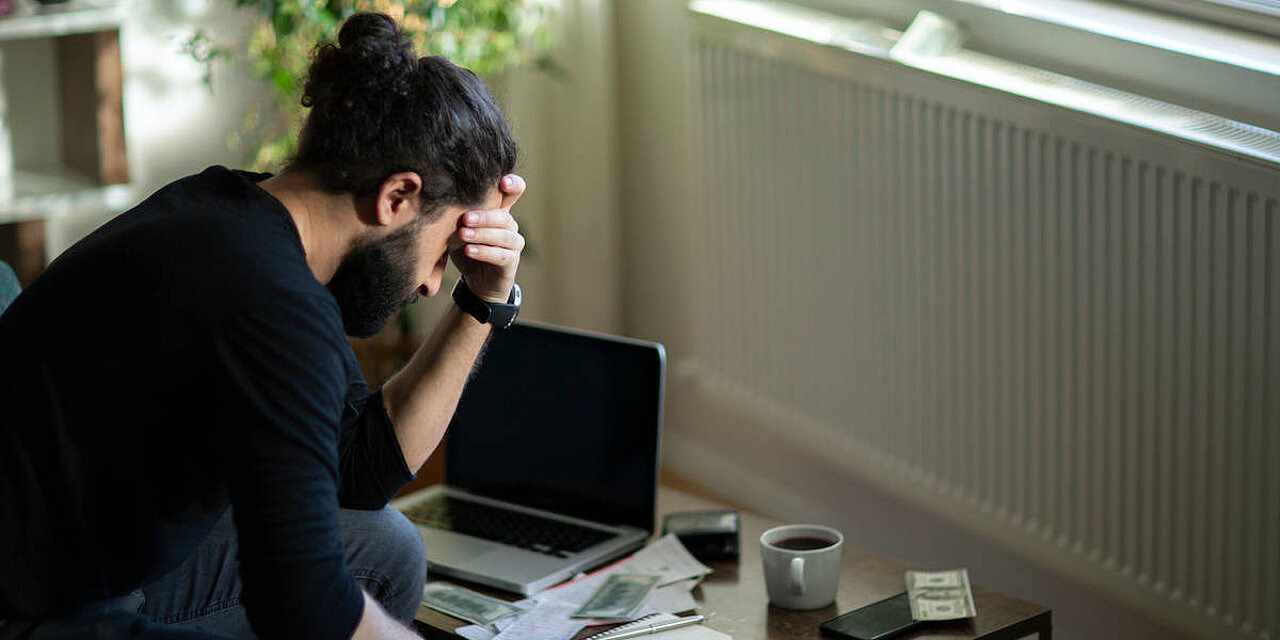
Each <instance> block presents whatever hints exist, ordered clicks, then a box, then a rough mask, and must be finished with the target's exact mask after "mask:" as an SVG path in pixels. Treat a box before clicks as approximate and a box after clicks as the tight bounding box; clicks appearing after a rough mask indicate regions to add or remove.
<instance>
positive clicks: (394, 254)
mask: <svg viewBox="0 0 1280 640" xmlns="http://www.w3.org/2000/svg"><path fill="white" fill-rule="evenodd" d="M421 227H422V224H421V223H420V221H419V220H414V221H413V222H410V223H409V224H407V225H405V226H404V227H403V228H401V229H397V230H395V231H393V232H391V233H390V234H388V235H387V237H385V238H383V239H381V240H376V239H373V238H369V237H364V238H357V239H356V240H355V241H354V242H352V244H351V248H350V249H348V250H347V253H346V255H344V256H342V261H341V262H340V263H339V264H338V270H337V271H336V272H335V273H334V274H333V278H332V279H330V280H329V284H328V287H329V292H330V293H332V294H333V297H334V298H336V299H337V301H338V308H339V309H341V310H342V324H343V327H344V328H345V329H346V332H347V335H349V336H353V337H356V338H370V337H373V336H375V335H377V334H378V333H379V332H381V331H382V329H383V328H384V327H386V326H387V321H388V320H390V319H391V316H392V315H394V314H395V313H396V312H397V311H400V310H401V309H403V308H404V307H405V306H407V305H409V304H411V303H413V302H414V301H415V300H417V298H418V294H417V287H416V286H414V283H413V276H414V273H415V272H417V266H418V256H417V253H416V246H417V237H418V231H419V230H420V229H421Z"/></svg>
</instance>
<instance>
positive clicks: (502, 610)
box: [422, 582, 525, 625]
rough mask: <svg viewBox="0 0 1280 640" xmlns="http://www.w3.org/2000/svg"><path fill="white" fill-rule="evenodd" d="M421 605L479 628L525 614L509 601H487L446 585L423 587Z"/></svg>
mask: <svg viewBox="0 0 1280 640" xmlns="http://www.w3.org/2000/svg"><path fill="white" fill-rule="evenodd" d="M422 604H425V605H427V606H428V607H431V608H432V609H435V610H436V611H439V612H441V613H446V614H448V615H451V616H453V617H455V618H462V619H463V620H466V621H468V622H474V623H476V624H479V625H490V624H493V623H494V622H496V621H498V620H501V619H503V618H506V617H508V616H514V615H516V614H518V613H524V611H525V610H524V609H523V608H521V607H517V606H515V605H514V604H511V603H510V602H503V601H502V600H499V599H497V598H490V597H489V596H486V595H481V594H479V593H476V592H474V591H472V590H470V589H464V588H462V587H459V586H456V585H452V584H448V583H446V582H431V583H428V584H427V586H425V587H423V588H422Z"/></svg>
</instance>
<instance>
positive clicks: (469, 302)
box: [453, 278, 520, 329]
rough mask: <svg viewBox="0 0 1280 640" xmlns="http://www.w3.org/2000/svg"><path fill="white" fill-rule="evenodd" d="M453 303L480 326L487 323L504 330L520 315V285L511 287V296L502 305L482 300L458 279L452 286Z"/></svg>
mask: <svg viewBox="0 0 1280 640" xmlns="http://www.w3.org/2000/svg"><path fill="white" fill-rule="evenodd" d="M453 301H454V302H456V303H458V307H460V308H461V309H462V310H463V311H466V312H467V313H469V314H471V317H472V318H475V319H476V320H477V321H479V322H480V324H484V323H486V322H487V323H489V324H492V325H493V326H495V327H497V328H499V329H506V328H507V327H510V326H511V323H513V322H515V321H516V316H517V315H519V314H520V285H518V284H516V285H512V286H511V295H510V296H509V297H508V298H507V302H506V304H503V303H501V302H489V301H488V300H482V299H481V298H480V296H477V295H476V294H475V293H474V292H472V291H471V287H468V286H467V281H466V280H464V279H462V278H458V284H455V285H453Z"/></svg>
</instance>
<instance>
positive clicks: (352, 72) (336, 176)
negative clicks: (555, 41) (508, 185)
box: [289, 13, 517, 218]
mask: <svg viewBox="0 0 1280 640" xmlns="http://www.w3.org/2000/svg"><path fill="white" fill-rule="evenodd" d="M302 105H303V106H305V107H310V108H311V112H310V113H309V114H308V115H307V119H306V121H305V122H304V123H303V125H302V133H301V134H300V136H299V139H298V153H297V155H296V156H295V157H294V159H293V161H292V162H290V163H289V168H290V169H301V170H310V171H315V172H316V173H317V174H318V175H319V176H320V179H321V181H322V182H323V184H324V185H325V187H326V188H327V189H330V190H331V191H334V192H345V193H353V194H355V195H357V196H362V195H367V194H370V193H373V192H375V191H376V190H377V189H378V188H379V187H380V186H381V185H382V183H383V181H385V180H386V179H387V177H388V176H390V175H392V174H394V173H398V172H401V171H413V172H416V173H417V174H418V175H420V176H422V182H423V188H422V203H423V214H424V215H425V216H426V217H427V218H432V217H434V216H435V215H436V214H438V212H439V211H440V210H441V208H442V207H443V206H445V205H450V204H458V205H462V206H473V205H476V204H479V203H480V202H481V201H483V199H484V197H485V196H486V195H487V194H488V193H489V191H490V190H491V189H493V188H494V186H496V185H497V183H498V180H499V179H500V178H501V177H502V176H503V175H505V174H507V173H510V172H511V171H512V169H513V168H514V167H515V163H516V153H517V147H516V143H515V140H513V139H512V137H511V132H510V130H509V128H508V126H507V120H506V118H505V117H504V116H503V115H502V111H501V110H500V109H499V108H498V106H497V104H496V103H495V102H494V99H493V96H492V95H491V94H490V93H489V90H488V89H487V88H486V87H485V85H484V82H482V81H481V80H480V78H479V77H478V76H476V74H475V73H472V72H471V71H470V70H468V69H464V68H462V67H459V66H457V65H455V64H453V63H452V62H449V61H448V60H446V59H444V58H442V57H440V56H430V57H424V58H418V57H417V56H416V55H415V54H414V52H413V44H412V43H411V42H410V41H409V39H408V38H406V37H405V36H404V35H403V34H401V33H400V29H399V27H398V26H397V25H396V23H395V21H394V20H392V19H391V18H390V17H388V16H386V15H383V14H381V13H362V14H357V15H354V16H352V17H351V18H349V19H347V21H346V22H345V23H344V24H343V25H342V30H341V31H340V32H339V33H338V42H337V44H336V45H335V44H325V45H323V46H321V47H319V48H318V49H317V51H316V53H315V57H314V59H313V60H312V62H311V68H310V70H309V71H308V74H307V85H306V89H305V91H304V93H303V96H302Z"/></svg>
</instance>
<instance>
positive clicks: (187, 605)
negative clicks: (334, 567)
mask: <svg viewBox="0 0 1280 640" xmlns="http://www.w3.org/2000/svg"><path fill="white" fill-rule="evenodd" d="M338 524H339V527H340V528H341V535H342V542H343V544H344V545H345V547H346V550H347V567H348V569H349V570H350V571H351V576H352V577H353V578H355V580H356V583H357V584H359V585H360V587H361V588H363V589H364V590H365V592H367V593H368V594H369V595H371V596H373V598H374V599H376V600H377V601H378V603H379V604H381V605H382V607H383V608H384V609H386V610H387V613H389V614H391V615H392V616H394V617H395V618H396V619H398V620H400V621H401V622H403V623H404V624H405V625H411V624H412V620H413V616H414V614H415V613H416V612H417V610H418V603H419V601H421V599H422V585H423V583H424V582H425V581H426V578H427V559H426V554H425V552H424V551H423V548H422V538H420V537H419V535H418V529H417V527H415V526H414V525H413V524H412V523H410V522H409V520H408V519H406V518H405V517H404V516H403V515H401V514H400V512H399V511H396V510H395V509H392V508H391V507H389V506H388V507H383V508H382V509H381V510H378V511H358V510H354V509H340V510H339V511H338ZM254 637H255V635H254V633H253V630H252V629H250V628H249V620H248V618H247V617H245V613H244V607H243V606H242V605H241V604H240V562H239V560H238V559H237V553H236V531H235V525H234V524H233V523H232V521H231V511H230V510H228V511H227V513H226V514H224V515H223V516H222V519H221V520H219V521H218V524H217V525H216V526H215V527H214V528H213V531H212V532H210V533H209V536H208V537H207V538H205V540H204V542H202V543H201V544H200V547H199V548H197V549H196V551H195V553H193V554H191V557H189V558H187V559H186V561H184V562H183V563H182V564H181V565H178V568H176V569H174V570H173V571H171V572H169V573H168V574H166V575H164V576H162V577H160V578H159V579H157V580H155V581H154V582H152V583H150V584H148V585H146V586H144V587H143V588H142V589H140V590H138V591H135V592H133V593H132V594H129V595H128V596H124V597H120V598H112V599H110V600H105V601H103V602H98V603H94V604H92V605H89V606H86V607H83V608H82V609H81V610H80V611H79V612H77V613H76V614H75V615H74V616H72V617H70V618H67V619H64V620H49V621H43V622H38V623H17V622H11V623H9V624H4V623H0V640H8V639H10V638H15V639H23V640H27V639H30V640H45V639H50V640H54V639H56V640H63V639H67V640H71V639H75V640H79V639H85V638H92V639H99V638H121V639H130V640H132V639H137V638H143V639H179V638H180V639H195V638H254Z"/></svg>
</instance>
